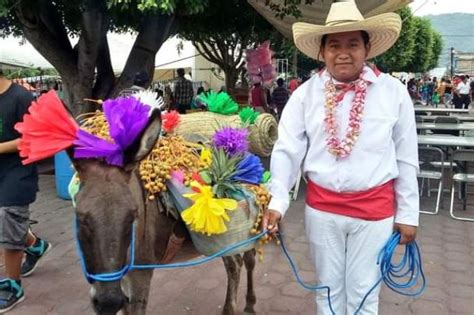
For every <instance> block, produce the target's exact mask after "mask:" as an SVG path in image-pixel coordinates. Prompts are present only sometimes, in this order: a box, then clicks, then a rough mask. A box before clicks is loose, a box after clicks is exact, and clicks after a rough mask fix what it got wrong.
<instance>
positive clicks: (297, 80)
mask: <svg viewBox="0 0 474 315" xmlns="http://www.w3.org/2000/svg"><path fill="white" fill-rule="evenodd" d="M301 81H302V80H301V78H293V79H291V80H290V83H289V84H288V89H289V90H290V94H293V92H294V91H295V90H296V89H297V88H298V86H300V84H301Z"/></svg>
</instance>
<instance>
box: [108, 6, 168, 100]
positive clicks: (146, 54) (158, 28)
mask: <svg viewBox="0 0 474 315" xmlns="http://www.w3.org/2000/svg"><path fill="white" fill-rule="evenodd" d="M175 29H176V18H175V16H174V15H150V16H148V17H146V18H145V19H144V21H143V23H142V25H141V27H140V32H139V34H138V36H137V38H136V40H135V43H134V44H133V48H132V51H131V52H130V55H129V56H128V59H127V63H126V65H125V68H124V69H123V72H122V74H121V76H120V79H119V81H118V82H117V85H116V86H115V88H114V90H113V93H112V96H115V95H118V94H119V93H120V91H121V90H123V89H125V88H128V87H130V86H131V85H133V81H134V79H135V74H136V73H137V72H139V71H147V72H148V74H149V76H150V81H151V80H152V79H153V74H154V69H155V56H156V53H157V52H158V49H160V47H161V45H162V44H163V43H164V42H165V41H166V40H167V39H168V38H169V37H170V36H171V35H172V34H173V33H174V32H175Z"/></svg>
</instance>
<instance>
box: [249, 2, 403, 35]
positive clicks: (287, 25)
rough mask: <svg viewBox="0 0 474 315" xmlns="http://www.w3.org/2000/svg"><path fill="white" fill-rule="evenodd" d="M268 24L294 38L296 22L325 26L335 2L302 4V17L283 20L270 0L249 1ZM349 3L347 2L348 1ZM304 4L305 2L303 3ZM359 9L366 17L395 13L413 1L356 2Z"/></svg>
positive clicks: (300, 7) (288, 17)
mask: <svg viewBox="0 0 474 315" xmlns="http://www.w3.org/2000/svg"><path fill="white" fill-rule="evenodd" d="M247 1H248V2H249V3H250V5H251V6H252V7H254V8H255V10H257V12H258V13H260V14H261V15H262V16H263V17H264V18H265V19H267V21H268V22H270V23H271V24H272V25H273V26H274V27H275V28H276V29H277V30H278V31H279V32H280V33H282V34H283V36H285V37H287V38H293V35H292V31H291V26H292V25H293V23H295V22H307V23H313V24H324V23H325V21H326V17H327V15H328V12H329V8H330V7H331V4H332V3H333V2H337V1H331V0H314V1H313V3H312V4H300V5H298V8H299V9H300V11H301V17H299V18H298V19H296V18H295V17H294V16H286V17H284V18H283V19H281V18H279V17H276V16H275V11H273V10H272V9H270V7H269V6H267V5H265V3H266V2H268V0H247ZM346 1H347V0H346ZM272 2H273V3H275V4H283V3H284V2H285V0H272ZM301 2H302V3H304V2H305V0H302V1H301ZM355 2H356V3H357V7H358V8H359V10H360V11H361V13H362V14H363V15H364V16H365V17H370V16H374V15H377V14H380V13H385V12H393V11H395V10H397V9H400V8H401V7H403V6H405V5H407V4H408V3H410V2H412V0H356V1H355Z"/></svg>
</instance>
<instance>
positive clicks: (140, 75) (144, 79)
mask: <svg viewBox="0 0 474 315" xmlns="http://www.w3.org/2000/svg"><path fill="white" fill-rule="evenodd" d="M149 81H150V77H149V76H148V73H147V72H146V71H140V72H137V73H135V77H134V79H133V85H132V86H131V87H129V88H126V89H123V90H122V91H120V93H119V96H121V97H127V96H130V95H132V94H135V93H137V92H140V91H144V90H145V87H146V86H147V84H148V83H149Z"/></svg>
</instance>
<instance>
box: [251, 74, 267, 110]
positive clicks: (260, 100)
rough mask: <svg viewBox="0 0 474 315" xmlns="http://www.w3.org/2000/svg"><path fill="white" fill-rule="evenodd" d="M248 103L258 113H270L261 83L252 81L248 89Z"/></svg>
mask: <svg viewBox="0 0 474 315" xmlns="http://www.w3.org/2000/svg"><path fill="white" fill-rule="evenodd" d="M250 105H252V107H253V108H254V109H255V110H256V111H258V112H260V113H271V110H270V108H269V107H268V103H267V97H266V91H265V88H264V87H263V86H262V84H261V83H259V82H257V83H254V85H253V87H252V90H251V91H250Z"/></svg>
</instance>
